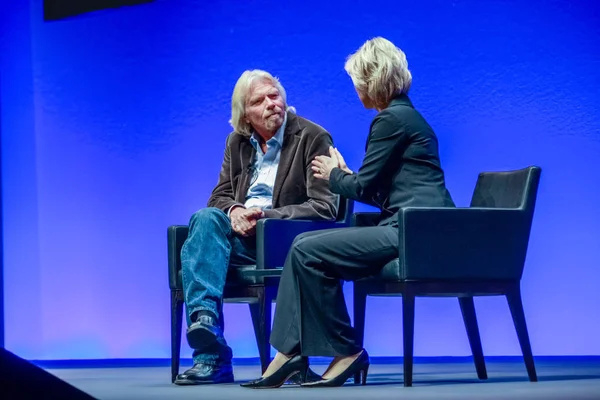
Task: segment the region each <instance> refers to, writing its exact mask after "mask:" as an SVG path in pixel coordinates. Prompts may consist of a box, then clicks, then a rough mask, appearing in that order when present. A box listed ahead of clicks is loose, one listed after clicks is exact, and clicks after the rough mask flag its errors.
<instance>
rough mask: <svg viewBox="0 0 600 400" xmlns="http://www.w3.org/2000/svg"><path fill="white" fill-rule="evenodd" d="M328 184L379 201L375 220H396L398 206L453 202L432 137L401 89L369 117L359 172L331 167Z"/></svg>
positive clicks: (336, 190)
mask: <svg viewBox="0 0 600 400" xmlns="http://www.w3.org/2000/svg"><path fill="white" fill-rule="evenodd" d="M329 186H330V188H331V191H332V192H334V193H338V194H340V195H342V196H344V197H347V198H350V199H354V200H358V201H360V202H363V203H367V204H371V205H375V206H378V207H379V208H380V209H381V214H382V215H381V222H380V223H379V224H380V225H383V224H390V223H392V224H393V223H395V222H396V221H397V219H398V216H397V213H398V210H400V209H401V208H402V207H408V206H415V207H454V202H453V201H452V198H451V196H450V193H449V192H448V190H446V184H445V181H444V172H443V171H442V168H441V166H440V157H439V154H438V141H437V137H436V136H435V133H434V132H433V129H431V127H430V126H429V124H428V123H427V122H426V121H425V119H424V118H423V117H422V116H421V114H419V112H418V111H417V110H415V109H414V107H413V105H412V103H411V101H410V99H409V98H408V96H406V95H399V96H397V97H396V98H395V99H393V100H392V102H391V103H390V105H389V106H388V107H387V108H386V109H384V110H382V111H381V112H380V113H379V114H377V116H376V117H375V119H374V120H373V122H372V123H371V129H370V133H369V138H368V139H367V146H366V154H365V158H364V160H363V164H362V166H361V167H360V169H359V170H358V172H357V173H354V174H347V173H345V172H344V171H342V170H341V169H339V168H334V169H333V170H332V171H331V175H330V180H329Z"/></svg>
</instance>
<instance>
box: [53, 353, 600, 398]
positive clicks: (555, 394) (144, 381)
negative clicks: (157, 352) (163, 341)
mask: <svg viewBox="0 0 600 400" xmlns="http://www.w3.org/2000/svg"><path fill="white" fill-rule="evenodd" d="M536 367H537V371H538V377H539V382H537V383H530V382H529V381H528V380H527V374H526V372H525V366H524V364H523V363H522V362H518V361H514V362H513V361H510V362H506V361H502V362H493V361H492V362H489V361H488V362H487V369H488V376H489V379H488V380H486V381H479V380H477V376H476V375H475V368H474V366H473V364H472V363H469V362H456V363H437V364H434V363H419V364H415V367H414V378H413V380H414V386H413V387H411V388H405V387H403V385H402V373H401V371H402V365H400V364H374V365H371V368H370V370H369V377H368V381H367V385H366V386H362V387H361V386H354V385H353V384H351V382H348V383H347V384H346V385H345V386H344V387H342V388H331V389H307V388H300V387H297V386H289V385H286V386H284V387H282V388H280V389H271V390H250V389H244V388H241V387H240V386H239V385H238V383H239V382H242V381H244V380H249V379H253V378H256V377H258V376H259V375H260V368H259V366H258V365H255V366H254V365H236V366H234V373H235V378H236V381H237V382H238V383H235V384H228V385H210V386H188V387H179V386H174V385H172V384H171V383H170V373H169V368H168V367H140V368H78V369H48V371H49V372H51V373H52V374H54V375H56V376H58V377H59V378H61V379H63V380H65V381H67V382H69V383H70V384H72V385H74V386H76V387H78V388H79V389H82V390H83V391H85V392H87V393H89V394H91V395H92V396H94V397H96V398H98V399H215V400H216V399H259V398H260V399H262V398H266V399H280V398H285V399H325V398H327V399H344V400H348V399H362V400H367V399H388V398H396V399H565V400H567V399H569V400H570V399H600V361H597V360H595V361H564V360H561V361H537V362H536ZM312 368H313V369H314V370H315V372H317V373H322V372H323V371H324V370H325V368H326V365H314V366H313V367H312ZM284 396H285V397H284Z"/></svg>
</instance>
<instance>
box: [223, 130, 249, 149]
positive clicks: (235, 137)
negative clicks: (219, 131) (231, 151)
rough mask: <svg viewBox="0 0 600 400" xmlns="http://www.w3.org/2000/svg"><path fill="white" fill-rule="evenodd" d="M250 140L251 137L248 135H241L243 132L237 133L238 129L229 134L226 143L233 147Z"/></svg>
mask: <svg viewBox="0 0 600 400" xmlns="http://www.w3.org/2000/svg"><path fill="white" fill-rule="evenodd" d="M248 141H249V139H248V138H247V137H246V136H244V135H241V134H239V133H237V132H236V131H233V132H231V133H230V134H229V135H227V139H226V140H225V144H226V145H227V146H228V147H230V148H231V147H236V146H239V145H240V143H242V142H248Z"/></svg>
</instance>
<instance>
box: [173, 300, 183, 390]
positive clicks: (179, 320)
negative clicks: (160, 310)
mask: <svg viewBox="0 0 600 400" xmlns="http://www.w3.org/2000/svg"><path fill="white" fill-rule="evenodd" d="M182 324H183V292H182V291H181V290H171V383H173V382H175V378H177V375H178V374H179V360H180V352H181V327H182Z"/></svg>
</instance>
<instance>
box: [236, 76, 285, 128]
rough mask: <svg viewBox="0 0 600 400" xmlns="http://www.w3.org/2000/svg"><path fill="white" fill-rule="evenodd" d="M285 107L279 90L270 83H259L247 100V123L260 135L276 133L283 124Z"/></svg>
mask: <svg viewBox="0 0 600 400" xmlns="http://www.w3.org/2000/svg"><path fill="white" fill-rule="evenodd" d="M284 117H285V106H284V104H283V98H282V97H281V94H280V93H279V90H277V88H276V87H275V86H274V85H273V84H271V83H270V82H268V81H258V82H256V83H254V84H253V85H252V87H251V89H250V93H249V95H248V97H247V98H246V122H248V123H250V125H252V127H253V128H254V130H256V131H257V132H258V133H259V134H260V133H262V132H269V133H275V132H276V131H277V129H279V127H281V125H282V124H283V119H284Z"/></svg>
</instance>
